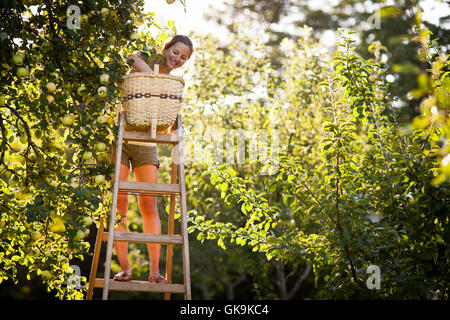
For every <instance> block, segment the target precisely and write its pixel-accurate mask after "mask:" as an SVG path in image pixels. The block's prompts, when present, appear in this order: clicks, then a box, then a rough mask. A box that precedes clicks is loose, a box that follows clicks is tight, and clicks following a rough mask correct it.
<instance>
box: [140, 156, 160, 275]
mask: <svg viewBox="0 0 450 320" xmlns="http://www.w3.org/2000/svg"><path fill="white" fill-rule="evenodd" d="M134 178H135V180H136V182H150V183H157V182H158V168H157V166H155V165H152V164H145V165H141V166H138V167H136V168H134ZM138 203H139V210H140V211H141V214H142V218H143V220H144V233H153V234H161V221H160V219H159V214H158V207H157V204H156V196H148V195H140V194H139V195H138ZM147 248H148V254H149V257H150V276H158V275H159V256H160V252H161V245H160V244H155V243H149V244H147Z"/></svg>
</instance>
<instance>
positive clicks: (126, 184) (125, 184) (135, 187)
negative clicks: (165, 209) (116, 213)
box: [119, 181, 180, 195]
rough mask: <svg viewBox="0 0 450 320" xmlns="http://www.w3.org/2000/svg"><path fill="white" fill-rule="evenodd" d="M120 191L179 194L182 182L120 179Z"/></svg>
mask: <svg viewBox="0 0 450 320" xmlns="http://www.w3.org/2000/svg"><path fill="white" fill-rule="evenodd" d="M120 192H132V193H152V194H165V195H178V194H180V184H178V183H149V182H133V181H120V182H119V193H120Z"/></svg>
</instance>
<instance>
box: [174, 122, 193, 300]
mask: <svg viewBox="0 0 450 320" xmlns="http://www.w3.org/2000/svg"><path fill="white" fill-rule="evenodd" d="M177 122H178V123H177V127H178V141H179V142H178V145H177V147H178V160H179V161H178V170H179V179H180V209H181V236H182V237H183V245H182V247H183V265H184V285H185V287H186V292H185V294H184V297H185V299H186V300H191V299H192V297H191V275H190V268H189V242H188V233H187V210H186V183H185V181H186V180H185V176H184V161H183V126H182V123H181V116H180V115H178V118H177Z"/></svg>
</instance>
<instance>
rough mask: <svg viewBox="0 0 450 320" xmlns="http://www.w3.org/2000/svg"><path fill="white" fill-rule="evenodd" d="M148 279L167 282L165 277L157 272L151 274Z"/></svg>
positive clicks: (155, 281)
mask: <svg viewBox="0 0 450 320" xmlns="http://www.w3.org/2000/svg"><path fill="white" fill-rule="evenodd" d="M148 281H150V283H167V281H166V278H164V277H163V276H162V275H160V274H159V273H156V274H152V275H151V276H150V277H149V278H148Z"/></svg>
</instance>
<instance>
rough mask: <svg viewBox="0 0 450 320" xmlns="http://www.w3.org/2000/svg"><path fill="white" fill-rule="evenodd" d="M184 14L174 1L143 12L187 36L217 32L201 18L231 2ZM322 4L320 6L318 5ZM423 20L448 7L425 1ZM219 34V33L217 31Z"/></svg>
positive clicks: (435, 19)
mask: <svg viewBox="0 0 450 320" xmlns="http://www.w3.org/2000/svg"><path fill="white" fill-rule="evenodd" d="M185 1H186V13H185V12H184V8H183V6H182V5H181V4H180V3H179V2H178V1H176V2H175V3H173V4H170V5H169V4H167V2H166V0H146V4H145V10H146V11H150V12H155V13H156V17H157V18H158V19H159V21H161V22H162V23H167V21H168V20H175V26H176V28H177V31H178V33H181V34H183V33H184V34H189V33H190V32H191V31H196V32H199V33H202V32H212V33H216V32H217V27H214V26H215V25H214V24H211V23H210V24H208V23H207V22H206V20H205V19H204V18H203V14H204V13H205V12H206V11H207V10H208V7H209V6H213V7H215V8H223V7H224V3H225V2H230V1H231V0H185ZM335 2H336V1H335V0H315V1H314V2H311V4H313V5H314V4H317V5H316V6H315V7H317V6H319V7H322V6H323V5H326V3H329V4H334V3H335ZM390 2H392V4H394V3H395V1H394V0H387V1H386V4H390ZM320 3H322V4H320ZM422 4H423V9H424V13H423V19H424V20H427V21H430V22H432V23H434V24H438V23H439V17H442V16H446V15H449V14H450V5H449V4H448V3H446V2H445V1H443V0H426V1H424V2H423V3H422ZM219 32H221V31H220V30H219Z"/></svg>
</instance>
